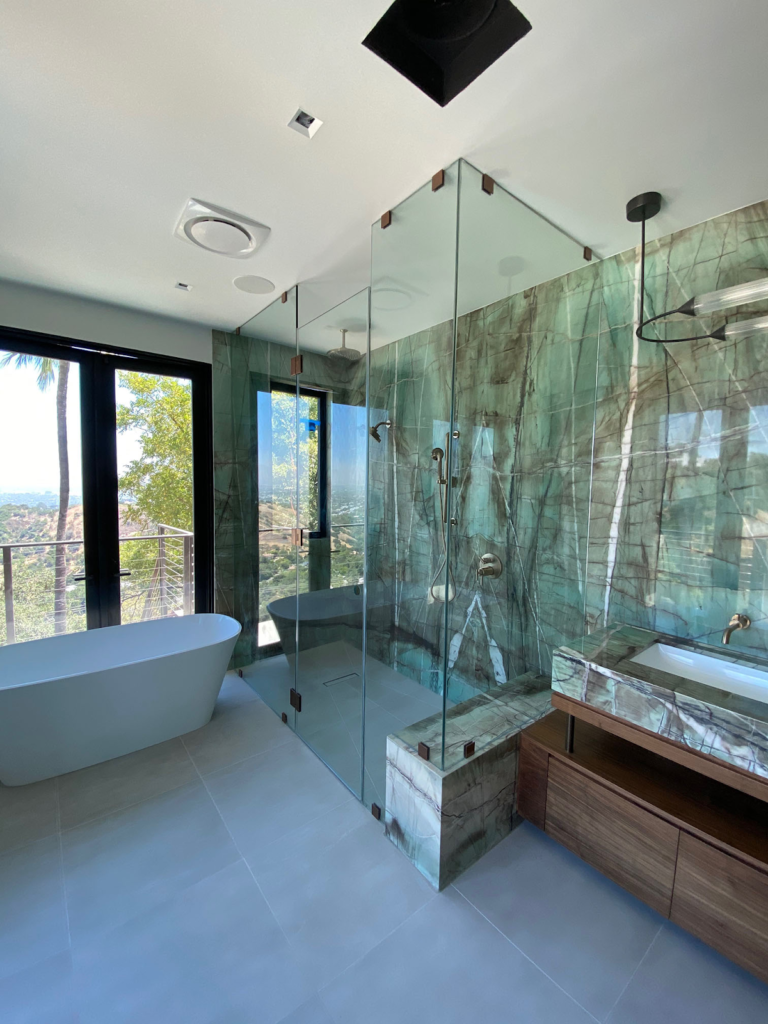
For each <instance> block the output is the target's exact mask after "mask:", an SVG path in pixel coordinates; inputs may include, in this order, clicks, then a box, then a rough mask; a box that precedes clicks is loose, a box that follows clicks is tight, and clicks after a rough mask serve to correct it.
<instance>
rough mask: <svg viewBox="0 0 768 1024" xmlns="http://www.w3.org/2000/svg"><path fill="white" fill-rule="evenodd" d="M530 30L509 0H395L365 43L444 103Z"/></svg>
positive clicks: (464, 87) (397, 69)
mask: <svg viewBox="0 0 768 1024" xmlns="http://www.w3.org/2000/svg"><path fill="white" fill-rule="evenodd" d="M530 31H531V23H530V22H529V21H528V19H527V18H526V17H525V15H523V14H521V13H520V11H518V9H517V8H516V7H515V6H514V4H512V3H510V2H509V0H395V3H393V4H392V6H391V7H390V8H389V10H388V11H387V12H386V14H385V15H384V16H383V17H382V18H381V20H380V21H379V22H378V23H377V24H376V25H375V26H374V28H373V29H372V30H371V31H370V32H369V33H368V35H367V36H366V37H365V39H364V40H363V46H367V47H368V49H369V50H372V51H373V52H374V53H375V54H377V55H378V56H379V57H381V58H382V60H385V61H386V62H387V64H390V65H391V66H392V67H393V68H395V70H396V71H399V72H400V74H401V75H404V76H405V77H406V78H407V79H408V80H409V81H411V82H413V84H414V85H416V86H418V87H419V89H421V90H422V92H425V93H426V94H427V96H430V97H431V98H432V99H433V100H435V102H436V103H439V104H440V106H441V107H444V106H445V105H446V104H447V103H450V101H451V100H452V99H453V98H454V96H458V94H459V93H460V92H461V91H462V89H466V87H467V86H468V85H470V84H471V83H472V82H474V80H475V79H476V78H477V77H478V76H479V75H481V74H482V73H483V72H484V71H485V70H486V68H489V67H490V66H491V64H493V62H494V61H495V60H498V58H499V57H500V56H501V55H502V54H503V53H506V52H507V50H508V49H509V48H510V47H511V46H514V45H515V43H516V42H518V40H520V39H522V38H523V36H524V35H526V34H527V33H528V32H530Z"/></svg>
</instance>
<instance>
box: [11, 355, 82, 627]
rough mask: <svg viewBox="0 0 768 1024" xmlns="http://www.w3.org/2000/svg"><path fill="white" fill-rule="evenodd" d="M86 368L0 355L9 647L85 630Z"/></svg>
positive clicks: (46, 358) (50, 360) (64, 362)
mask: <svg viewBox="0 0 768 1024" xmlns="http://www.w3.org/2000/svg"><path fill="white" fill-rule="evenodd" d="M80 450H81V430H80V366H79V364H78V363H76V362H75V363H72V362H69V361H67V360H61V359H52V358H49V357H43V356H42V355H37V356H36V355H33V354H31V353H28V352H18V351H13V350H9V349H3V350H1V351H0V553H1V554H2V579H3V614H2V616H1V617H0V644H12V643H21V642H22V641H25V640H38V639H41V638H42V637H46V636H53V635H54V634H57V633H74V632H77V631H78V630H82V629H85V628H86V606H85V586H84V579H85V576H84V573H85V568H84V561H83V559H84V550H85V549H84V545H83V497H82V495H83V474H82V464H81V458H80Z"/></svg>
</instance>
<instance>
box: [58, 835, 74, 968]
mask: <svg viewBox="0 0 768 1024" xmlns="http://www.w3.org/2000/svg"><path fill="white" fill-rule="evenodd" d="M58 840H59V868H60V871H61V898H62V900H63V901H64V919H65V921H66V925H67V944H68V949H69V951H70V954H71V952H72V929H71V927H70V923H69V896H68V895H67V876H66V872H65V871H64V840H63V837H62V834H61V832H59V835H58Z"/></svg>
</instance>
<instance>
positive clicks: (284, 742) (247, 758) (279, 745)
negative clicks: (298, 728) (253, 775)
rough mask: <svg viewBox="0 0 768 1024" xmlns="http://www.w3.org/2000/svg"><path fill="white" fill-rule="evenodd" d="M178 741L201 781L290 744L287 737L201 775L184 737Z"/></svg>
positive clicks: (234, 709)
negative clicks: (257, 751) (255, 752)
mask: <svg viewBox="0 0 768 1024" xmlns="http://www.w3.org/2000/svg"><path fill="white" fill-rule="evenodd" d="M237 710H238V709H237V708H232V711H233V712H234V711H237ZM227 713H229V712H227ZM203 728H205V726H203ZM289 732H290V733H291V735H293V736H296V733H295V732H293V730H292V729H290V727H289ZM179 739H180V740H181V742H182V743H183V744H184V749H185V750H186V751H187V754H188V755H189V759H190V761H191V762H192V764H193V765H194V768H195V771H196V772H197V774H198V775H199V776H200V778H201V779H204V778H206V777H208V776H211V775H216V773H217V772H224V771H227V769H229V768H234V767H236V765H239V764H243V762H245V761H250V760H251V758H253V757H265V756H266V755H267V754H272V753H274V752H275V751H276V750H280V749H281V748H282V747H285V746H287V745H288V744H289V743H290V742H291V740H290V737H289V738H288V739H286V740H284V741H283V742H282V743H276V744H275V746H274V747H270V748H269V749H268V750H262V751H261V752H260V753H258V754H249V755H248V756H247V757H241V758H240V760H239V761H232V762H231V763H230V764H223V765H220V766H219V767H218V768H214V770H213V771H212V772H207V773H206V775H203V774H202V773H201V771H200V769H199V768H198V765H197V762H196V761H195V758H194V755H193V754H191V753H190V752H189V750H188V749H187V745H186V743H184V737H183V736H179ZM296 739H298V740H299V741H300V742H302V743H303V742H304V741H303V740H302V739H301V737H300V736H296ZM304 746H307V744H306V743H304Z"/></svg>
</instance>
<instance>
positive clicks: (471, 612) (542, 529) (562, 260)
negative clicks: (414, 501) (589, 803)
mask: <svg viewBox="0 0 768 1024" xmlns="http://www.w3.org/2000/svg"><path fill="white" fill-rule="evenodd" d="M459 211H460V212H459V232H458V234H459V247H458V261H457V262H458V277H457V311H458V322H457V331H456V339H457V340H456V381H457V387H456V389H455V412H454V415H455V423H454V427H455V428H456V429H457V430H458V432H459V433H460V439H459V440H458V442H457V446H456V453H455V456H456V461H455V463H454V468H453V474H454V476H455V480H456V485H455V487H454V489H453V495H452V497H453V504H452V513H451V514H452V516H453V518H455V520H456V525H455V526H454V527H453V530H452V533H451V541H450V544H451V550H450V554H451V559H450V560H451V567H452V572H453V577H454V580H455V585H456V597H455V600H454V601H452V602H450V604H449V606H448V611H449V615H448V629H447V632H448V641H447V643H448V651H449V656H448V660H447V694H446V697H447V700H446V704H447V708H448V710H447V714H446V723H445V750H444V760H443V765H444V767H445V768H446V769H448V768H451V767H453V766H454V765H455V764H456V763H458V762H459V761H460V760H461V759H463V757H464V744H465V743H468V742H473V743H474V744H475V748H474V749H475V751H479V750H481V749H482V747H483V746H484V745H487V744H488V743H491V742H493V741H494V740H495V739H496V737H497V736H498V735H499V733H500V731H503V730H504V729H505V728H506V724H505V723H507V722H508V720H509V719H510V718H511V717H513V716H515V715H519V714H521V713H522V714H525V713H526V711H527V710H530V711H531V713H534V712H535V708H536V704H537V701H546V700H548V693H547V692H545V691H548V689H549V674H550V670H551V651H552V648H553V647H556V646H558V645H559V644H561V643H563V642H564V641H565V640H566V639H567V638H568V637H569V636H570V635H578V633H579V631H580V629H581V624H582V623H583V614H584V599H585V593H584V583H585V576H586V573H585V568H586V543H587V529H586V526H587V511H588V501H589V474H584V473H583V472H582V471H581V470H580V469H579V466H583V465H589V462H590V459H591V452H590V450H589V447H590V443H591V435H592V414H593V403H594V386H595V359H596V341H597V329H598V325H599V316H598V307H597V304H596V303H592V302H591V301H590V293H589V289H588V285H587V286H586V287H585V281H584V276H585V275H584V274H579V275H576V277H575V278H573V279H572V278H570V277H569V276H568V275H569V273H570V272H571V271H574V270H577V269H580V268H583V267H584V251H583V248H582V247H581V246H580V245H579V244H577V243H576V242H574V241H573V240H572V239H571V238H569V237H568V236H567V235H565V234H563V233H562V232H561V231H560V230H559V229H557V228H556V227H554V226H553V225H552V224H550V223H549V222H548V221H546V220H545V219H544V218H542V217H540V216H539V215H538V214H536V213H534V212H533V211H532V210H531V209H530V208H528V207H527V206H525V204H523V203H521V202H520V201H519V200H517V199H516V198H515V197H514V196H512V195H511V194H510V193H508V192H507V191H505V190H504V189H503V188H502V187H501V186H499V185H498V183H496V182H494V183H492V185H491V186H490V189H489V187H488V181H487V179H486V180H485V187H484V177H483V175H482V174H481V173H480V171H478V170H477V169H476V168H474V167H473V166H472V165H471V164H468V163H466V161H462V162H461V167H460V201H459ZM554 279H557V280H554ZM571 281H573V283H571ZM553 307H554V309H555V310H556V313H557V315H556V317H555V318H554V319H555V323H556V324H557V328H556V330H555V331H552V330H551V328H549V327H548V329H546V330H544V329H541V330H540V329H539V328H538V326H537V321H538V317H539V315H540V311H541V312H542V313H543V312H544V311H545V310H546V321H545V320H544V318H543V317H542V322H546V323H547V324H548V325H549V324H551V323H552V320H553V315H552V311H553ZM589 323H592V324H593V327H594V331H593V333H592V334H590V332H589V329H588V325H589ZM585 328H586V329H585ZM534 382H535V388H534ZM534 403H535V404H534Z"/></svg>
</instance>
